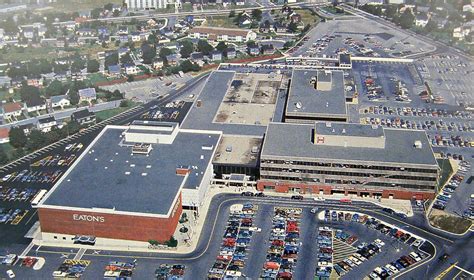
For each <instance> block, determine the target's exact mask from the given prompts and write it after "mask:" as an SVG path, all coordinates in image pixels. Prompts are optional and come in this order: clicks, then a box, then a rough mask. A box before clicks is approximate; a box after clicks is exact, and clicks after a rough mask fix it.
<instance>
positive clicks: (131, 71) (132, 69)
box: [123, 63, 138, 75]
mask: <svg viewBox="0 0 474 280" xmlns="http://www.w3.org/2000/svg"><path fill="white" fill-rule="evenodd" d="M123 67H124V68H125V73H126V74H127V75H136V74H138V67H137V66H136V65H135V64H131V63H130V64H125V65H124V66H123Z"/></svg>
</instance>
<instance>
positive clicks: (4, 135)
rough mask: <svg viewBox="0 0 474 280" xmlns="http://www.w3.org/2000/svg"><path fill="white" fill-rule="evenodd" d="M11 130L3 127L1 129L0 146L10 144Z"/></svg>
mask: <svg viewBox="0 0 474 280" xmlns="http://www.w3.org/2000/svg"><path fill="white" fill-rule="evenodd" d="M9 134H10V130H9V129H8V128H6V127H1V128H0V144H5V143H8V142H10V137H9Z"/></svg>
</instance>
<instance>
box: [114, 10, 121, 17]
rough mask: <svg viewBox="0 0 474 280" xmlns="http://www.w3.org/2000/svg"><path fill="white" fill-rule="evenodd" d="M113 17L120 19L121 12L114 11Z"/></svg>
mask: <svg viewBox="0 0 474 280" xmlns="http://www.w3.org/2000/svg"><path fill="white" fill-rule="evenodd" d="M112 16H114V17H119V16H120V10H114V12H113V13H112Z"/></svg>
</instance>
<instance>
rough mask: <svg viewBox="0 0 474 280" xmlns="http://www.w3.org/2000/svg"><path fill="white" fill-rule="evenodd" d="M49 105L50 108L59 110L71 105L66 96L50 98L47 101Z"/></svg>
mask: <svg viewBox="0 0 474 280" xmlns="http://www.w3.org/2000/svg"><path fill="white" fill-rule="evenodd" d="M49 102H50V104H51V108H53V109H54V108H58V107H60V108H61V109H64V107H66V106H70V105H71V101H69V98H68V96H67V95H65V94H64V95H56V96H51V98H50V100H49Z"/></svg>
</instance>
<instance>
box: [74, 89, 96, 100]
mask: <svg viewBox="0 0 474 280" xmlns="http://www.w3.org/2000/svg"><path fill="white" fill-rule="evenodd" d="M78 94H79V103H81V102H83V101H87V102H92V101H94V100H96V99H97V93H96V91H95V88H84V89H80V90H79V91H78Z"/></svg>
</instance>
